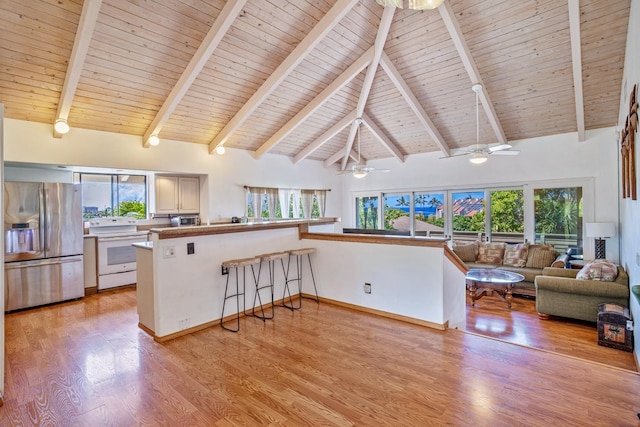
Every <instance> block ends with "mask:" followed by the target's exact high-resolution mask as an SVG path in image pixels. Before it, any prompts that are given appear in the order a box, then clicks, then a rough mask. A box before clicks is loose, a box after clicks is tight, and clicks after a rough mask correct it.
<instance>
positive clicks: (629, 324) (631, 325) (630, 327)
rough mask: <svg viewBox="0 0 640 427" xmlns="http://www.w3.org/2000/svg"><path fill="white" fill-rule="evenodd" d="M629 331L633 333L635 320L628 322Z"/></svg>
mask: <svg viewBox="0 0 640 427" xmlns="http://www.w3.org/2000/svg"><path fill="white" fill-rule="evenodd" d="M627 331H633V320H627Z"/></svg>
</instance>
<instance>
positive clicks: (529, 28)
mask: <svg viewBox="0 0 640 427" xmlns="http://www.w3.org/2000/svg"><path fill="white" fill-rule="evenodd" d="M90 6H91V7H90ZM629 7H630V0H616V1H611V0H567V1H559V0H520V1H510V0H491V1H486V0H445V3H444V4H443V5H442V6H441V7H439V8H438V9H437V10H426V11H415V10H410V9H397V10H396V9H393V8H390V9H388V10H387V11H386V12H385V8H383V7H382V6H380V5H378V4H377V3H376V2H375V0H295V1H294V0H237V1H234V0H228V1H227V2H225V1H223V0H171V1H165V0H129V1H125V0H102V1H100V0H92V1H91V3H87V4H86V5H84V4H83V2H82V1H81V0H30V1H29V2H17V1H11V0H0V23H1V24H2V28H3V31H2V32H1V33H0V39H2V43H1V44H0V64H1V65H2V71H1V72H0V102H3V103H4V104H5V116H6V117H8V118H13V119H20V120H27V121H35V122H42V123H51V124H53V123H54V122H55V120H56V119H57V118H59V117H62V118H66V119H67V120H68V123H69V125H70V126H71V127H72V128H74V127H77V128H87V129H96V130H102V131H108V132H119V133H126V134H132V135H139V136H141V137H142V138H141V141H142V143H143V144H145V146H148V144H146V139H147V138H148V136H150V135H152V134H157V135H158V136H159V137H160V139H161V140H162V139H171V140H177V141H184V142H185V143H196V144H208V145H209V150H210V152H214V150H215V148H216V147H217V146H219V145H224V146H226V147H233V148H240V149H245V150H250V151H252V152H254V155H255V156H256V157H257V158H259V157H261V156H262V155H264V154H265V153H273V154H279V155H285V156H290V157H291V158H292V160H293V161H294V162H298V161H300V160H301V159H303V158H308V159H314V160H319V161H324V162H325V165H326V166H330V165H332V164H334V163H336V164H338V165H341V164H342V166H343V167H344V165H345V164H346V159H347V157H348V156H347V157H345V155H346V153H347V152H349V153H350V154H351V155H352V159H353V157H354V155H355V151H354V149H357V143H356V138H355V135H356V133H355V129H356V125H355V124H354V123H355V119H356V118H357V117H362V118H363V120H364V121H363V124H362V125H361V127H360V130H361V132H360V136H361V138H360V146H361V148H360V149H361V154H362V157H363V158H364V159H377V158H385V157H396V158H398V159H399V160H400V161H403V160H404V158H405V157H406V156H407V155H412V154H416V153H422V152H431V151H441V152H442V153H444V155H449V154H451V150H454V149H456V148H460V147H466V146H469V145H472V144H474V143H475V142H476V122H475V94H474V93H473V92H472V90H471V86H472V84H473V83H476V82H480V83H482V84H483V91H482V92H481V94H480V99H481V102H482V108H481V111H480V142H481V143H483V144H494V143H503V142H507V141H514V140H518V139H523V138H531V137H537V136H544V135H551V134H558V133H565V132H578V133H579V135H580V136H581V137H583V134H584V130H585V129H586V130H589V129H595V128H601V127H606V126H615V125H616V124H617V123H616V120H617V113H618V105H619V99H620V92H621V84H622V70H623V65H624V52H625V44H626V33H627V25H628V15H629ZM83 9H84V10H83ZM92 9H93V10H92ZM570 17H572V19H573V22H572V23H571V25H570ZM385 20H386V21H385ZM389 23H390V24H389ZM387 32H388V33H387ZM572 32H573V33H574V35H573V38H572V34H571V33H572ZM77 34H78V36H77ZM377 37H378V39H379V40H378V44H377V46H376V38H377ZM76 38H77V40H76ZM572 41H573V44H572ZM74 43H75V48H74ZM83 44H84V49H83ZM72 52H73V53H72ZM572 55H573V59H572ZM370 68H371V71H370V72H369V75H368V71H369V69H370ZM574 73H575V74H576V75H574ZM577 74H579V75H577ZM349 147H352V148H353V149H351V150H349Z"/></svg>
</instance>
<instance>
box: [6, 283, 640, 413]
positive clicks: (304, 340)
mask: <svg viewBox="0 0 640 427" xmlns="http://www.w3.org/2000/svg"><path fill="white" fill-rule="evenodd" d="M6 371H7V372H6V388H5V405H4V406H3V407H2V408H0V425H1V426H12V425H13V426H31V425H55V426H129V425H151V426H234V425H245V426H246V425H270V426H278V425H289V426H302V425H314V426H316V425H331V426H348V425H361V426H374V425H375V426H382V425H391V426H418V425H419V426H429V425H443V424H448V425H486V426H489V425H491V426H514V425H526V426H543V425H544V426H548V425H563V426H573V425H575V426H578V425H603V426H604V425H607V426H610V425H616V426H636V425H637V417H636V412H637V411H638V410H640V399H639V396H640V375H638V374H637V373H634V372H630V371H626V370H622V369H618V368H612V367H608V366H604V365H602V364H597V363H592V362H587V361H582V360H578V359H575V358H567V357H563V356H560V355H558V354H552V353H548V352H542V351H538V350H534V349H530V348H526V347H522V346H517V345H513V344H509V343H505V342H501V341H498V340H493V339H487V338H484V337H480V336H477V335H474V334H468V333H464V332H461V331H456V330H448V331H444V332H441V331H435V330H430V329H426V328H423V327H419V326H416V325H410V324H406V323H402V322H399V321H395V320H389V319H384V318H380V317H376V316H373V315H369V314H364V313H360V312H354V311H351V310H348V309H345V308H342V307H336V306H332V305H329V304H320V305H317V304H316V303H314V302H311V301H307V300H304V302H303V308H302V310H300V311H296V312H290V311H288V310H286V309H283V308H278V309H276V318H275V319H274V320H273V321H267V322H266V323H263V322H262V321H260V320H258V319H255V318H247V319H243V320H242V323H241V330H240V332H239V333H237V334H234V333H231V332H228V331H225V330H222V329H220V328H219V327H214V328H210V329H207V330H204V331H200V332H197V333H194V334H191V335H187V336H184V337H181V338H178V339H175V340H173V341H170V342H167V343H165V344H158V343H156V342H154V341H153V340H152V339H151V338H150V337H149V336H148V335H147V334H146V333H144V332H143V331H141V330H140V329H139V328H138V327H137V313H136V307H135V290H132V289H126V290H119V291H113V292H109V293H102V294H98V295H93V296H89V297H86V298H84V299H82V300H80V301H74V302H69V303H64V304H58V305H53V306H49V307H45V308H40V309H34V310H28V311H24V312H19V313H13V314H9V315H7V316H6Z"/></svg>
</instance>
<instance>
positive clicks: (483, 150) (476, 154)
mask: <svg viewBox="0 0 640 427" xmlns="http://www.w3.org/2000/svg"><path fill="white" fill-rule="evenodd" d="M471 89H472V90H473V91H474V92H475V93H476V143H475V144H474V145H470V146H468V147H466V148H462V149H459V150H457V153H456V154H454V155H453V156H450V157H457V156H467V155H468V156H469V161H470V162H471V163H473V164H476V165H479V164H481V163H484V162H486V161H487V159H488V156H490V155H502V156H515V155H518V154H520V151H518V150H511V148H512V147H511V145H509V144H495V145H489V144H480V119H479V110H478V97H479V94H480V91H481V90H482V85H481V84H479V83H476V84H474V85H473V86H472V87H471Z"/></svg>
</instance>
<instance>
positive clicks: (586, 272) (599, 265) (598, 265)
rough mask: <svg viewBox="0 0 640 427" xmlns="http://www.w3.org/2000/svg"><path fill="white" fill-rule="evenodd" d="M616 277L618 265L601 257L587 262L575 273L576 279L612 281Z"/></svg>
mask: <svg viewBox="0 0 640 427" xmlns="http://www.w3.org/2000/svg"><path fill="white" fill-rule="evenodd" d="M616 277H618V267H616V266H615V264H612V263H610V262H607V261H605V260H601V259H597V260H595V261H592V262H589V263H587V264H586V265H585V266H584V267H582V269H581V270H580V271H578V274H577V275H576V279H580V280H597V281H599V282H613V281H614V280H616Z"/></svg>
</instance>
